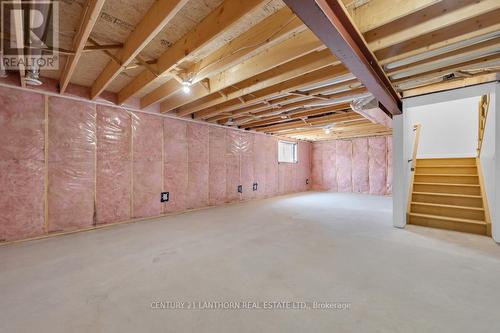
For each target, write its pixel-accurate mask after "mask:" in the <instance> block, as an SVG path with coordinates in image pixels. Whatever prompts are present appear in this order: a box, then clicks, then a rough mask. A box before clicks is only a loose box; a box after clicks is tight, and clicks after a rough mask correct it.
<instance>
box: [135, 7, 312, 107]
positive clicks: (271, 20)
mask: <svg viewBox="0 0 500 333" xmlns="http://www.w3.org/2000/svg"><path fill="white" fill-rule="evenodd" d="M304 29H306V27H305V26H304V25H303V23H302V22H301V21H300V20H299V18H298V17H297V16H295V15H294V14H293V13H292V11H291V10H290V9H289V8H288V7H284V8H282V9H280V10H279V11H277V12H276V13H274V14H273V15H270V16H269V17H267V18H266V19H264V20H263V21H261V22H259V23H258V24H256V25H255V26H253V27H252V28H250V29H249V30H247V31H246V32H244V33H242V34H241V35H239V36H238V37H236V38H234V39H232V40H231V41H230V42H229V43H227V44H226V45H224V46H223V47H221V48H219V49H217V50H216V51H215V52H213V53H211V54H209V55H208V56H206V57H204V58H203V59H202V60H201V61H199V62H197V63H196V64H194V65H192V66H191V67H190V68H188V69H186V73H189V75H191V76H192V80H193V82H194V83H196V82H198V81H200V80H202V79H203V78H206V77H210V76H213V75H215V74H217V73H220V72H222V71H224V70H226V69H227V68H229V67H230V66H231V65H233V64H235V63H236V62H237V61H239V60H240V59H241V58H243V57H246V56H249V55H252V54H256V53H259V52H260V51H262V50H263V49H265V48H268V47H269V46H270V45H274V44H276V43H279V42H281V41H283V40H284V39H286V38H289V37H290V36H291V35H292V34H293V33H298V32H300V31H302V30H304ZM181 88H182V85H181V84H180V83H178V84H176V85H174V84H173V82H170V81H169V82H167V83H165V84H163V85H161V86H160V87H158V88H156V89H154V90H153V91H151V92H150V93H148V94H146V95H145V96H143V97H142V98H141V108H145V107H147V106H149V105H151V104H153V103H159V102H162V101H163V100H165V99H167V98H168V97H170V95H172V94H173V93H175V92H176V91H178V90H180V89H181Z"/></svg>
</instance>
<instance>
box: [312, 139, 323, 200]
mask: <svg viewBox="0 0 500 333" xmlns="http://www.w3.org/2000/svg"><path fill="white" fill-rule="evenodd" d="M323 146H324V144H313V146H312V166H311V178H312V189H313V190H315V191H320V190H323V189H324V184H323Z"/></svg>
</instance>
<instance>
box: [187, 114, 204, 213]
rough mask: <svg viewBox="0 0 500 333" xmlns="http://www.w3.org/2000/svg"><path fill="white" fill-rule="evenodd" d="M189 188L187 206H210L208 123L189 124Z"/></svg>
mask: <svg viewBox="0 0 500 333" xmlns="http://www.w3.org/2000/svg"><path fill="white" fill-rule="evenodd" d="M186 133H187V145H188V188H187V198H186V199H187V208H200V207H205V206H208V175H209V169H208V167H209V154H208V147H209V145H208V139H209V129H208V126H207V125H202V124H196V123H188V124H187V132H186Z"/></svg>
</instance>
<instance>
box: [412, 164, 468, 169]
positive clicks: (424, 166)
mask: <svg viewBox="0 0 500 333" xmlns="http://www.w3.org/2000/svg"><path fill="white" fill-rule="evenodd" d="M476 167H477V166H475V165H469V164H457V165H453V164H438V165H420V166H417V168H476Z"/></svg>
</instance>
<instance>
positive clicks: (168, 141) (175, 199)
mask: <svg viewBox="0 0 500 333" xmlns="http://www.w3.org/2000/svg"><path fill="white" fill-rule="evenodd" d="M163 124H164V140H165V142H164V149H165V152H164V162H165V163H164V170H163V174H164V182H165V185H164V190H165V191H166V192H169V195H170V197H169V201H168V202H166V203H164V206H165V212H168V213H170V212H179V211H183V210H185V209H186V207H187V202H186V194H187V191H188V143H187V122H185V121H182V120H176V119H170V118H165V119H164V120H163Z"/></svg>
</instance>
